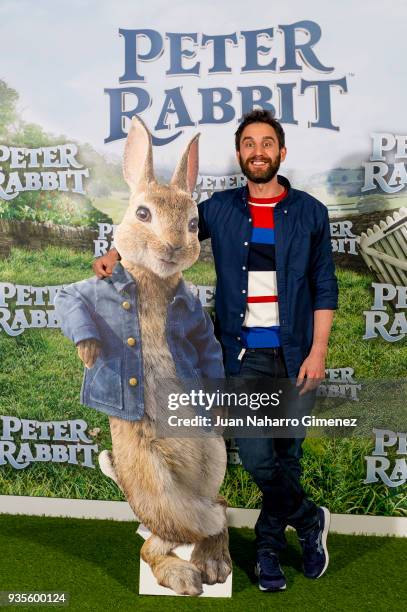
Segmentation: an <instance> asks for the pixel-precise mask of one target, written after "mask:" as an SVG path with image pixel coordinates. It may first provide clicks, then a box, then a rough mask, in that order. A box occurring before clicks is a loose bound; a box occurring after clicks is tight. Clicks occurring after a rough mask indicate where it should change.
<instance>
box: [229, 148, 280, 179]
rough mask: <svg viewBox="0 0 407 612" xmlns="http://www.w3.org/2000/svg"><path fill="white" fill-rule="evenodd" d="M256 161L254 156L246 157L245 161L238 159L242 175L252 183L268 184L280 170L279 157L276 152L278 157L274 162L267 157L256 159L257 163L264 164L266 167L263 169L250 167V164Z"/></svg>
mask: <svg viewBox="0 0 407 612" xmlns="http://www.w3.org/2000/svg"><path fill="white" fill-rule="evenodd" d="M254 159H256V157H255V156H253V157H248V158H247V159H246V160H245V161H243V160H242V158H241V157H240V160H239V164H240V168H241V169H242V172H243V174H244V175H245V176H246V177H247V178H248V179H249V181H252V183H268V182H269V181H271V179H273V178H274V177H275V175H276V174H277V172H278V169H279V168H280V163H281V155H280V152H278V155H277V157H276V159H275V160H272V159H270V158H269V157H258V158H257V159H258V160H259V161H263V162H266V164H267V166H266V167H265V168H257V169H256V168H255V167H253V166H250V162H251V161H253V160H254Z"/></svg>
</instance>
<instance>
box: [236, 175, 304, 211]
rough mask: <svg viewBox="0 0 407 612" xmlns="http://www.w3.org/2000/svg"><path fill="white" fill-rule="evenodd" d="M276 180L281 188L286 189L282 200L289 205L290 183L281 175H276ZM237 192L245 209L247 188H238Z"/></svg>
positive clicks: (290, 196) (291, 194) (290, 197)
mask: <svg viewBox="0 0 407 612" xmlns="http://www.w3.org/2000/svg"><path fill="white" fill-rule="evenodd" d="M277 180H278V182H279V184H280V185H283V187H285V188H286V189H287V195H286V197H285V198H284V204H289V203H290V202H291V200H292V197H293V190H292V188H291V183H290V181H289V180H288V179H287V178H285V176H281V174H277ZM237 191H238V192H239V193H238V196H239V201H240V202H241V203H242V204H243V206H244V207H246V206H247V203H248V201H249V188H248V186H247V185H245V186H244V187H240V188H239V189H238V190H237ZM278 204H279V202H278V203H277V204H276V206H278Z"/></svg>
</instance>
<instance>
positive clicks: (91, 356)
mask: <svg viewBox="0 0 407 612" xmlns="http://www.w3.org/2000/svg"><path fill="white" fill-rule="evenodd" d="M76 348H77V349H78V355H79V358H80V359H81V360H82V361H83V363H84V365H85V366H86V367H87V368H93V366H94V365H95V362H96V359H97V358H98V357H99V355H100V353H101V350H102V348H101V346H100V342H99V341H98V340H94V339H93V338H91V339H90V340H81V342H78V344H77V345H76Z"/></svg>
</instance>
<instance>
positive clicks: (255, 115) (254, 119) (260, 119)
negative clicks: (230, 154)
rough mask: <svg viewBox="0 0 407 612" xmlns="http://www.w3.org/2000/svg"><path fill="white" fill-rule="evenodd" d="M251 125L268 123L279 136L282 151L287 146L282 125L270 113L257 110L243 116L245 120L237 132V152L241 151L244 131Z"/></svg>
mask: <svg viewBox="0 0 407 612" xmlns="http://www.w3.org/2000/svg"><path fill="white" fill-rule="evenodd" d="M251 123H268V125H271V127H272V128H274V130H275V132H276V134H277V138H278V144H279V148H280V149H282V148H283V147H284V146H285V134H284V130H283V128H282V127H281V123H280V122H279V121H277V119H274V117H273V115H272V113H271V112H270V111H268V110H264V109H261V110H260V109H256V110H252V111H251V112H250V113H246V115H244V116H243V120H242V122H241V124H240V125H239V127H238V128H237V130H236V132H235V147H236V151H239V149H240V137H241V135H242V132H243V130H244V129H245V127H246V126H248V125H250V124H251Z"/></svg>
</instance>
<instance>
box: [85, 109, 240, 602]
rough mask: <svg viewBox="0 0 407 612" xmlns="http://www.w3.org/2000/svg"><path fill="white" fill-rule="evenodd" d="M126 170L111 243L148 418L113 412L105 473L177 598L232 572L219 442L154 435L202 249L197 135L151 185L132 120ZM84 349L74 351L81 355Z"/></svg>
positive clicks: (147, 556) (140, 132) (146, 154)
mask: <svg viewBox="0 0 407 612" xmlns="http://www.w3.org/2000/svg"><path fill="white" fill-rule="evenodd" d="M123 170H124V176H125V179H126V181H127V182H128V184H129V186H130V189H131V196H130V203H129V207H128V209H127V211H126V213H125V215H124V217H123V221H122V223H121V224H120V225H119V226H118V227H117V229H116V233H115V245H116V247H117V249H118V251H119V253H120V254H121V257H122V265H123V266H124V267H125V268H126V269H127V270H128V271H129V272H130V274H131V275H132V276H133V278H134V279H135V281H136V283H137V291H138V317H139V323H140V329H141V342H142V345H141V346H142V355H143V368H144V384H145V390H144V404H145V416H144V418H143V419H142V420H141V421H125V420H121V419H118V418H115V417H110V428H111V434H112V461H111V466H110V467H111V470H110V471H112V470H113V473H112V474H113V478H115V479H116V481H117V483H118V484H119V486H120V487H121V488H122V490H123V491H124V493H125V495H126V498H127V500H128V502H129V504H130V506H131V507H132V509H133V511H134V512H135V514H136V516H137V517H138V518H139V519H140V520H141V521H142V522H143V523H144V524H145V525H146V526H147V527H148V528H149V529H150V531H151V533H152V534H153V535H152V536H151V537H150V538H148V539H147V540H146V542H145V543H144V545H143V547H142V549H141V556H142V558H143V559H144V561H146V562H147V563H148V564H149V565H150V567H151V569H152V571H153V573H154V575H155V577H156V579H157V581H158V583H159V584H161V585H163V586H166V587H169V588H171V589H173V590H174V591H175V592H177V593H180V594H189V595H199V594H200V593H201V592H202V582H205V583H209V584H213V583H215V582H224V581H225V580H226V578H227V576H228V575H229V573H230V571H231V559H230V555H229V550H228V532H227V526H226V503H225V501H224V500H223V499H222V498H221V497H220V496H219V495H218V492H219V487H220V485H221V483H222V481H223V478H224V474H225V469H226V449H225V444H224V441H223V440H222V439H221V438H213V437H205V438H189V439H177V438H161V439H158V438H156V437H155V434H154V420H155V419H156V417H157V415H158V413H159V411H161V410H163V407H165V406H166V395H165V393H164V391H165V390H163V391H161V394H162V396H161V397H160V389H161V387H162V381H163V380H165V379H171V378H172V379H174V378H176V370H175V365H174V361H173V358H172V355H171V353H170V350H169V347H168V344H167V339H166V316H167V308H168V304H169V303H170V301H171V300H172V298H173V296H174V293H175V289H176V287H177V285H178V283H179V281H180V280H181V278H182V270H185V269H187V268H189V267H190V266H191V265H192V264H193V263H194V262H195V261H196V260H197V259H198V256H199V251H200V246H199V241H198V235H197V232H196V231H195V232H194V231H189V229H188V224H189V222H190V221H191V219H197V216H198V215H197V207H196V204H195V203H194V202H193V200H192V198H191V192H192V191H193V189H194V186H195V181H196V177H197V172H198V136H195V137H194V138H193V139H192V140H191V142H190V143H189V144H188V146H187V149H186V151H185V153H184V154H183V156H182V158H181V160H180V162H179V164H178V166H177V169H176V171H175V173H174V176H173V179H172V181H171V183H170V184H168V185H164V184H158V183H157V182H156V181H155V179H154V173H153V160H152V144H151V136H150V134H149V132H148V130H147V128H146V127H145V125H144V124H143V122H142V121H141V120H140V119H139V118H136V117H134V118H133V120H132V125H131V129H130V132H129V135H128V138H127V142H126V148H125V155H124V163H123ZM140 206H142V207H146V208H148V209H149V210H150V212H151V219H150V222H148V223H147V222H144V221H142V220H139V219H138V218H137V216H136V211H137V210H138V208H139V207H140ZM90 343H92V341H90ZM84 346H85V345H84ZM86 346H87V348H89V341H87V343H86ZM83 348H84V347H79V354H80V355H81V350H82V351H83ZM82 356H83V355H82ZM87 365H89V364H87ZM182 543H194V544H195V547H194V550H193V554H192V557H191V562H187V561H184V560H182V559H179V558H178V557H177V556H176V555H175V554H174V553H173V552H172V550H173V549H174V548H175V547H176V546H177V545H178V544H182Z"/></svg>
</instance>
